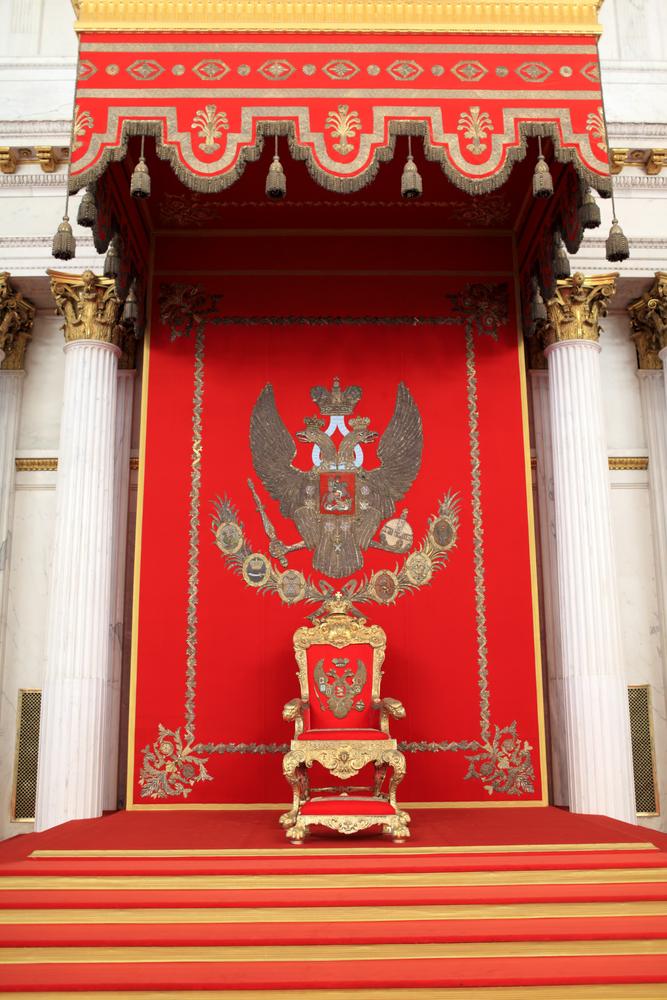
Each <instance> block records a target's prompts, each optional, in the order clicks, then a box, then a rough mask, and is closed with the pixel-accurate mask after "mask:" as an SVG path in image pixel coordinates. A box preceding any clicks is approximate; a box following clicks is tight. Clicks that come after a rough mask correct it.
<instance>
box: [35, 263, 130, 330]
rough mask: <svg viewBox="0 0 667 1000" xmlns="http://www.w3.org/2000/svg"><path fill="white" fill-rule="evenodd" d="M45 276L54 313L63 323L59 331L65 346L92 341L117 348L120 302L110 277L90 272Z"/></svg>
mask: <svg viewBox="0 0 667 1000" xmlns="http://www.w3.org/2000/svg"><path fill="white" fill-rule="evenodd" d="M47 274H48V275H49V277H50V278H51V291H52V293H53V297H54V299H55V301H56V306H57V309H58V312H59V313H60V315H61V316H62V317H63V318H64V320H65V325H64V327H63V332H64V334H65V340H66V341H67V343H71V342H72V341H75V340H96V341H98V342H99V343H102V344H112V345H113V346H115V347H120V346H121V343H120V342H121V338H122V333H123V329H122V325H121V324H120V322H119V314H120V307H121V305H122V303H121V300H120V299H119V297H118V292H117V291H116V282H115V280H114V279H113V278H100V277H98V275H96V274H93V272H92V271H84V272H83V274H67V273H65V272H63V271H52V270H48V271H47Z"/></svg>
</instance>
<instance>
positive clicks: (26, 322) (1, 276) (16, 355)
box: [0, 271, 35, 371]
mask: <svg viewBox="0 0 667 1000" xmlns="http://www.w3.org/2000/svg"><path fill="white" fill-rule="evenodd" d="M9 278H10V276H9V273H8V272H7V271H2V272H0V369H2V370H3V371H19V370H20V369H21V368H23V359H24V357H25V349H26V345H27V343H28V341H29V340H30V337H31V335H32V325H33V323H34V321H35V307H34V306H33V305H32V303H31V302H28V300H27V299H24V298H23V295H22V294H21V292H17V291H16V290H15V289H14V288H13V287H12V284H11V281H10V280H9Z"/></svg>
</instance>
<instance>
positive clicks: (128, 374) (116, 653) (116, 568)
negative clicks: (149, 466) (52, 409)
mask: <svg viewBox="0 0 667 1000" xmlns="http://www.w3.org/2000/svg"><path fill="white" fill-rule="evenodd" d="M135 375H136V372H135V371H134V370H126V369H124V370H121V371H119V372H118V389H117V399H116V426H115V432H114V469H115V471H114V498H113V512H114V513H113V520H114V523H113V554H112V569H111V581H112V582H111V619H110V621H111V662H110V667H109V685H108V694H107V702H108V710H107V714H106V721H107V726H106V730H105V738H104V742H105V748H104V808H105V809H115V808H116V806H117V804H118V801H117V800H118V749H119V747H118V740H119V734H120V693H121V680H122V671H123V631H124V629H123V625H124V619H125V562H126V553H127V511H128V503H129V488H130V444H131V434H132V405H133V400H134V379H135Z"/></svg>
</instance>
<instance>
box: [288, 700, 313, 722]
mask: <svg viewBox="0 0 667 1000" xmlns="http://www.w3.org/2000/svg"><path fill="white" fill-rule="evenodd" d="M307 708H308V702H307V701H302V700H301V698H292V700H291V701H288V702H287V704H286V705H285V707H284V708H283V719H284V720H285V722H296V721H297V720H298V719H302V718H303V713H304V712H305V711H306V709H307Z"/></svg>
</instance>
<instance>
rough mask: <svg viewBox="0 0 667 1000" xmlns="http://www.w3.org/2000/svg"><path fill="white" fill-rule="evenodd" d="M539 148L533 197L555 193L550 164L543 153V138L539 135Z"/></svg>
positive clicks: (544, 196)
mask: <svg viewBox="0 0 667 1000" xmlns="http://www.w3.org/2000/svg"><path fill="white" fill-rule="evenodd" d="M537 148H538V154H537V163H536V164H535V172H534V173H533V197H534V198H550V197H551V195H552V194H553V193H554V182H553V178H552V177H551V171H550V170H549V164H548V163H547V161H546V160H545V159H544V156H543V155H542V139H541V137H540V136H539V135H538V137H537Z"/></svg>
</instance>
